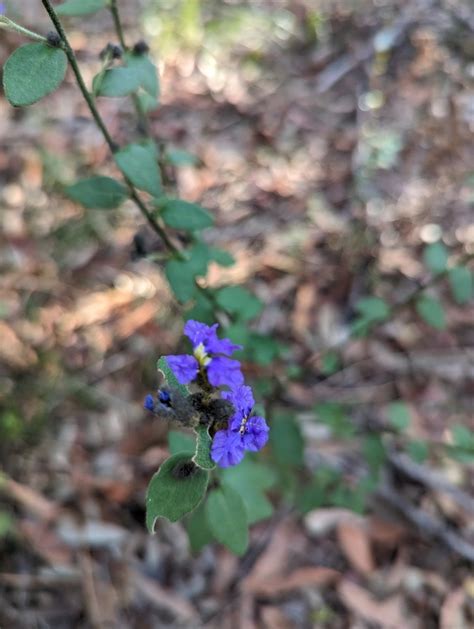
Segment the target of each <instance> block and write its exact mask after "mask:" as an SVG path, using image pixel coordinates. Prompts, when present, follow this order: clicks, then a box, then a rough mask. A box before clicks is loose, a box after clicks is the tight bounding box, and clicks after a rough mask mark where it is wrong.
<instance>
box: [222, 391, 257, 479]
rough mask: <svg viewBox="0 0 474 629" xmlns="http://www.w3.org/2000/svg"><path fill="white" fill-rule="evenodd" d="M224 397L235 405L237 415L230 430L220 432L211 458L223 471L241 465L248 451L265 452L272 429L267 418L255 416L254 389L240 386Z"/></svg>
mask: <svg viewBox="0 0 474 629" xmlns="http://www.w3.org/2000/svg"><path fill="white" fill-rule="evenodd" d="M221 395H222V397H223V398H224V399H225V400H229V402H231V403H232V406H233V407H234V411H235V412H234V414H233V415H232V417H231V418H230V421H229V424H228V426H227V429H226V430H219V431H217V432H216V434H215V436H214V439H213V442H212V448H211V457H212V460H213V461H214V462H215V463H217V464H218V465H220V467H229V466H230V465H237V463H240V461H241V460H242V459H243V458H244V454H245V451H246V450H249V451H250V452H257V451H258V450H261V449H262V448H263V446H264V445H265V444H266V443H267V441H268V426H267V423H266V421H265V420H264V418H263V417H260V416H259V415H253V416H252V411H253V407H254V406H255V400H254V398H253V393H252V389H251V388H250V387H247V386H240V387H238V388H237V389H234V390H233V391H223V392H222V394H221Z"/></svg>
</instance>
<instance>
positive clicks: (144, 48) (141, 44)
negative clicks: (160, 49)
mask: <svg viewBox="0 0 474 629" xmlns="http://www.w3.org/2000/svg"><path fill="white" fill-rule="evenodd" d="M149 50H150V46H149V45H148V44H147V43H146V41H143V39H141V40H140V41H137V43H136V44H135V46H134V47H133V52H134V54H136V55H146V53H147V52H149Z"/></svg>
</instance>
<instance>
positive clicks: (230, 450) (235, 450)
mask: <svg viewBox="0 0 474 629" xmlns="http://www.w3.org/2000/svg"><path fill="white" fill-rule="evenodd" d="M244 454H245V450H244V445H243V443H242V437H241V436H240V435H239V433H236V432H232V431H230V430H219V431H218V432H216V434H215V435H214V439H213V441H212V447H211V458H212V460H213V461H214V462H215V463H217V465H219V466H220V467H229V466H231V465H237V463H240V461H241V460H242V459H243V458H244Z"/></svg>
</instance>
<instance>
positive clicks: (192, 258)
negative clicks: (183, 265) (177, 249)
mask: <svg viewBox="0 0 474 629" xmlns="http://www.w3.org/2000/svg"><path fill="white" fill-rule="evenodd" d="M186 253H187V254H188V255H189V259H188V260H187V265H188V268H189V270H190V273H191V275H192V276H193V277H196V276H198V275H199V276H202V277H204V276H205V275H206V273H207V266H208V264H209V247H208V246H207V245H206V244H205V243H204V242H196V243H195V244H194V245H193V247H191V249H188V251H187V252H186Z"/></svg>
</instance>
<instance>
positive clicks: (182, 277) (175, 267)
mask: <svg viewBox="0 0 474 629" xmlns="http://www.w3.org/2000/svg"><path fill="white" fill-rule="evenodd" d="M165 274H166V278H167V280H168V282H169V283H170V286H171V288H172V290H173V293H174V294H175V297H176V299H177V300H178V301H179V302H181V303H186V302H187V301H189V300H190V299H191V297H193V296H194V294H195V293H196V291H197V287H196V283H195V281H194V274H193V272H192V269H191V268H190V267H189V265H188V263H187V262H185V261H183V260H169V261H168V262H167V263H166V266H165Z"/></svg>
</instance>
